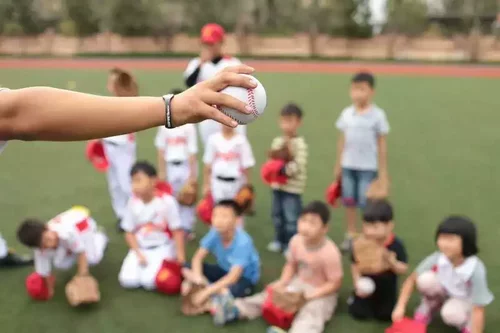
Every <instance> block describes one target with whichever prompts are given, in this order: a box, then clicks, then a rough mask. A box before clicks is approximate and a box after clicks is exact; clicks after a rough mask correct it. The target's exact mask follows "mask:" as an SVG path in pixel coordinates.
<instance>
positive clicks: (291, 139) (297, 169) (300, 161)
mask: <svg viewBox="0 0 500 333" xmlns="http://www.w3.org/2000/svg"><path fill="white" fill-rule="evenodd" d="M302 116H303V113H302V110H301V109H300V107H299V106H297V105H295V104H287V105H285V106H284V107H283V109H282V110H281V113H280V118H279V126H280V129H281V131H282V135H281V136H279V137H276V138H275V139H274V140H273V142H272V144H271V150H272V151H276V150H279V149H282V148H283V147H285V146H287V147H288V149H289V151H290V154H291V156H292V159H291V161H289V162H288V163H287V164H286V166H285V167H284V169H283V170H282V172H283V173H284V174H285V175H286V176H287V178H288V181H287V183H286V184H285V185H282V184H278V183H274V184H272V188H273V203H272V218H273V222H274V228H275V239H274V241H272V242H271V243H269V245H268V247H267V249H268V250H269V251H272V252H280V251H285V250H286V249H287V247H288V242H289V241H290V239H291V238H292V237H293V236H294V235H295V234H296V233H297V220H298V218H299V215H300V212H301V210H302V193H304V189H305V187H306V181H307V144H306V142H305V140H304V137H302V136H300V135H298V130H299V128H300V126H301V125H302Z"/></svg>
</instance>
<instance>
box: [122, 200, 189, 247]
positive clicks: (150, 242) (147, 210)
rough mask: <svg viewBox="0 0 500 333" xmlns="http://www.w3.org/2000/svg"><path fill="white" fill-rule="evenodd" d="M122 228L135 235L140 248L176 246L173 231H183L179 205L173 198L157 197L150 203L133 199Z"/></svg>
mask: <svg viewBox="0 0 500 333" xmlns="http://www.w3.org/2000/svg"><path fill="white" fill-rule="evenodd" d="M121 227H122V228H123V230H125V231H126V232H131V233H133V234H134V235H135V237H136V239H137V243H138V245H139V247H140V248H143V249H148V248H154V247H158V246H162V245H169V244H170V245H171V246H174V244H173V242H172V236H171V230H178V229H182V223H181V219H180V217H179V205H178V203H177V201H176V200H175V199H174V197H173V196H171V195H168V194H161V195H157V196H155V197H154V198H153V200H151V201H150V202H148V203H145V202H144V201H142V200H141V199H139V198H137V197H132V198H131V199H130V200H129V203H128V205H127V210H126V212H125V216H124V217H123V219H122V222H121Z"/></svg>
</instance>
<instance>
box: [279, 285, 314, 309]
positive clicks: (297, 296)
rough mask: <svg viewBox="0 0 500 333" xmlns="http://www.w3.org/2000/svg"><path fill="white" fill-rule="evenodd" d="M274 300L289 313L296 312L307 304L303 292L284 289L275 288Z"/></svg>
mask: <svg viewBox="0 0 500 333" xmlns="http://www.w3.org/2000/svg"><path fill="white" fill-rule="evenodd" d="M272 302H273V304H274V305H276V306H277V307H278V308H280V309H281V310H283V311H285V312H287V313H296V312H298V311H299V310H300V308H301V307H302V306H303V305H304V304H306V299H305V297H304V293H303V292H293V291H287V290H284V289H280V288H278V289H273V291H272Z"/></svg>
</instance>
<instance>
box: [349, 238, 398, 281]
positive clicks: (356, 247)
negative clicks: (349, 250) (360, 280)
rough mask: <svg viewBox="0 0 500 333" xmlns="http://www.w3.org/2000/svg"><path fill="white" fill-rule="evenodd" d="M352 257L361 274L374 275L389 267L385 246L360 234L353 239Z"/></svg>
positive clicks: (388, 256) (387, 252)
mask: <svg viewBox="0 0 500 333" xmlns="http://www.w3.org/2000/svg"><path fill="white" fill-rule="evenodd" d="M353 257H354V260H355V261H356V264H357V266H358V269H359V272H360V273H361V274H363V275H376V274H380V273H383V272H386V271H388V270H389V269H390V263H389V258H390V255H389V251H388V250H387V248H385V247H384V246H382V245H380V244H378V243H377V242H375V241H372V240H370V239H367V238H365V237H362V236H361V237H358V238H356V239H355V240H354V243H353Z"/></svg>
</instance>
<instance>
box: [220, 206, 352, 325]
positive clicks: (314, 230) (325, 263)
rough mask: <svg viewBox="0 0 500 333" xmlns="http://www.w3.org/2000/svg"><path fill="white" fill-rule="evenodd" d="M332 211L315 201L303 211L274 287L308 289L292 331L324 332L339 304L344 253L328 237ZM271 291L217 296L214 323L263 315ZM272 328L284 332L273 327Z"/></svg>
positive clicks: (224, 322)
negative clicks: (285, 260) (243, 296)
mask: <svg viewBox="0 0 500 333" xmlns="http://www.w3.org/2000/svg"><path fill="white" fill-rule="evenodd" d="M329 219H330V212H329V210H328V207H327V206H326V204H324V203H322V202H319V201H314V202H311V203H310V204H309V205H307V206H306V207H305V208H304V209H303V210H302V212H301V214H300V217H299V221H298V234H297V235H295V236H294V237H293V238H292V240H291V241H290V247H289V252H288V258H287V262H286V264H285V266H284V267H283V271H282V273H281V277H280V279H279V280H278V281H277V282H275V283H274V284H272V285H271V288H273V289H275V290H276V289H280V288H293V289H294V290H296V291H302V292H304V296H305V299H306V303H305V305H304V306H303V307H301V309H300V310H299V312H298V313H297V314H296V316H295V318H294V320H293V323H292V327H291V328H290V330H289V331H288V332H289V333H306V332H307V333H321V332H323V329H324V327H325V324H326V323H327V322H328V321H329V320H330V319H331V317H332V316H333V313H334V311H335V308H336V306H337V292H338V290H339V289H340V286H341V283H342V276H343V271H342V261H341V254H340V251H339V249H338V248H337V246H336V245H335V243H334V242H333V241H332V240H330V239H329V238H328V237H327V232H328V222H329ZM266 297H267V293H266V292H262V293H259V294H256V295H254V296H250V297H246V298H236V299H234V298H233V297H232V296H231V295H222V296H220V297H218V298H216V299H215V304H214V323H215V324H216V325H224V324H226V323H228V322H231V321H234V320H237V319H255V318H257V317H259V316H261V315H262V307H263V304H264V302H265V300H266ZM268 332H284V331H283V330H282V329H280V328H277V327H270V328H269V330H268Z"/></svg>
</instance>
